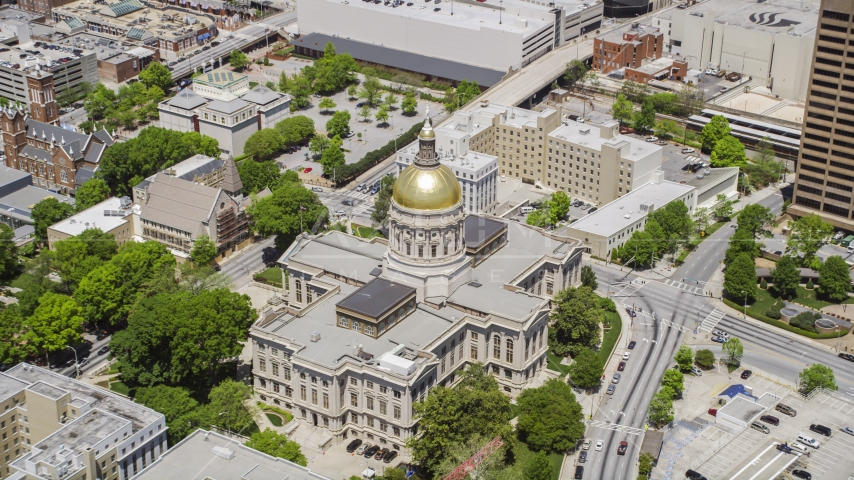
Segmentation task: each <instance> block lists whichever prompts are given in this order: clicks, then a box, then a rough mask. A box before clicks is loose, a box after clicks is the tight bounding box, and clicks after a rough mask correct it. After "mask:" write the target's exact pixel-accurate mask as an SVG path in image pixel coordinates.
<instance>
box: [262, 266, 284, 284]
mask: <svg viewBox="0 0 854 480" xmlns="http://www.w3.org/2000/svg"><path fill="white" fill-rule="evenodd" d="M256 276H257V277H261V278H263V279H264V280H267V283H269V284H270V285H272V286H274V287H278V288H282V269H281V268H279V267H270V268H268V269H267V270H264V271H263V272H261V273H259V274H258V275H256Z"/></svg>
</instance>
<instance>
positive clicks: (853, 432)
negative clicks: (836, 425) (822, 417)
mask: <svg viewBox="0 0 854 480" xmlns="http://www.w3.org/2000/svg"><path fill="white" fill-rule="evenodd" d="M840 430H842V433H847V434H848V435H854V428H851V427H842V428H840Z"/></svg>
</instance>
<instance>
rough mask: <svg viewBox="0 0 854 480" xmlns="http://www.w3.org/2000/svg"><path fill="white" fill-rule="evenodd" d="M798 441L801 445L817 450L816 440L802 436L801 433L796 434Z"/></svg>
mask: <svg viewBox="0 0 854 480" xmlns="http://www.w3.org/2000/svg"><path fill="white" fill-rule="evenodd" d="M798 441H799V442H801V443H803V444H804V445H806V446H809V447H812V448H818V447H819V445H820V444H819V443H818V440H816V439H814V438H812V437H810V436H807V435H804V434H803V433H801V434H798Z"/></svg>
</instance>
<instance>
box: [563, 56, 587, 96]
mask: <svg viewBox="0 0 854 480" xmlns="http://www.w3.org/2000/svg"><path fill="white" fill-rule="evenodd" d="M587 70H588V68H587V65H585V64H584V62H582V61H581V60H572V61H570V62H569V63H567V64H566V70H565V71H564V73H563V79H564V81H565V82H566V86H567V88H568V89H570V90H572V89H573V88H575V86H576V84H577V83H578V82H579V81H581V79H582V78H584V75H585V74H586V73H587Z"/></svg>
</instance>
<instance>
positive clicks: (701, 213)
mask: <svg viewBox="0 0 854 480" xmlns="http://www.w3.org/2000/svg"><path fill="white" fill-rule="evenodd" d="M711 221H712V219H711V214H710V213H709V209H708V208H707V207H700V208H698V209H696V210H694V224H695V225H697V230H698V231H700V232H705V231H706V228H708V227H709V224H710V223H711Z"/></svg>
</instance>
